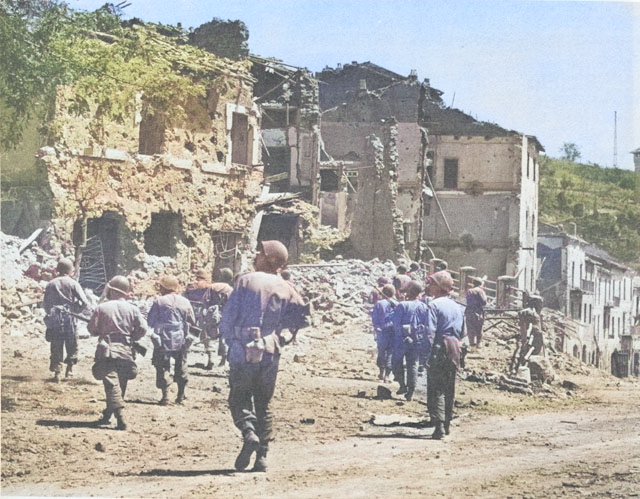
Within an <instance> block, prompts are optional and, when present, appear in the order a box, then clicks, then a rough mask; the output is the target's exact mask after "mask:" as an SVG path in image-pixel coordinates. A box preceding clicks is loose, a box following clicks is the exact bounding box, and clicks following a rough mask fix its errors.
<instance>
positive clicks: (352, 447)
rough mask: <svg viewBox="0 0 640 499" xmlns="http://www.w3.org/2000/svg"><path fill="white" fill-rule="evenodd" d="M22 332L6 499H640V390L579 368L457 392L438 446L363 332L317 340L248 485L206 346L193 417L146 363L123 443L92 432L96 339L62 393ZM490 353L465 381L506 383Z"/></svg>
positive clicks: (300, 362) (7, 447)
mask: <svg viewBox="0 0 640 499" xmlns="http://www.w3.org/2000/svg"><path fill="white" fill-rule="evenodd" d="M24 329H25V328H23V330H20V329H16V328H15V327H12V326H11V325H10V324H6V323H5V324H4V325H3V328H2V495H3V496H4V497H15V496H58V497H60V496H64V497H78V496H82V497H132V498H168V497H172V498H173V497H176V498H180V497H185V498H186V497H189V498H210V497H216V498H232V497H233V498H246V497H260V498H296V499H303V498H325V497H334V498H346V499H349V498H367V499H372V498H399V497H417V496H430V497H450V498H461V497H477V498H509V497H511V498H551V497H580V498H582V497H608V498H611V497H614V498H618V497H634V498H637V497H640V385H639V384H638V383H637V382H633V381H629V380H618V379H617V378H612V377H610V376H608V375H606V374H603V373H601V372H599V371H596V370H593V369H587V368H585V367H584V366H580V364H579V363H576V362H575V361H568V362H564V368H563V369H562V370H560V371H559V373H558V374H559V375H560V376H561V380H565V381H571V382H573V383H575V384H576V385H577V388H575V387H574V388H573V389H572V390H571V391H567V389H566V388H563V387H561V386H560V384H558V383H554V384H553V385H552V386H550V387H548V389H546V390H543V391H541V392H539V395H537V396H534V397H530V396H524V395H516V394H513V393H508V392H505V391H500V390H498V389H497V387H496V386H495V385H492V384H480V383H474V382H470V381H465V380H461V381H460V384H459V386H458V404H457V408H456V412H457V418H456V419H455V420H454V424H453V427H452V434H451V436H449V437H448V438H447V439H445V440H442V441H434V440H431V439H430V438H429V436H430V434H431V432H432V428H429V427H428V426H427V425H426V421H427V419H428V418H427V415H426V407H425V400H424V393H423V392H422V391H420V394H419V396H418V397H416V398H414V401H412V402H406V401H404V399H401V398H400V397H398V396H396V395H394V398H393V399H392V400H381V399H379V398H377V396H376V394H377V388H378V386H379V384H378V382H377V380H376V374H377V369H376V367H375V358H374V355H375V344H374V342H373V339H372V337H371V335H370V334H368V332H367V330H366V327H365V324H364V323H363V322H362V321H361V320H358V319H354V320H353V321H352V322H347V323H345V324H343V325H340V326H338V325H335V324H333V325H326V326H316V327H312V328H308V329H306V330H303V331H302V332H301V333H300V334H299V344H298V345H293V346H289V347H287V349H286V351H285V353H284V355H283V359H282V363H281V372H280V375H279V376H280V378H279V380H278V387H277V392H276V397H275V400H274V402H273V409H274V412H275V415H276V422H277V424H276V432H277V440H276V441H275V442H274V443H273V444H272V449H271V452H270V455H269V470H268V471H267V473H259V474H258V473H248V472H243V473H238V472H235V471H234V470H233V463H234V460H235V456H236V454H237V452H238V450H239V448H240V438H239V434H238V432H237V430H236V429H235V428H234V427H233V425H232V422H231V418H230V416H229V413H228V410H227V404H226V397H227V393H228V387H227V380H226V371H225V368H220V367H217V368H214V370H213V371H205V370H203V369H202V364H203V362H204V360H205V357H204V354H203V352H202V347H201V346H200V345H195V346H194V351H193V352H192V354H191V359H190V365H191V366H192V367H191V374H192V375H191V380H190V383H189V385H188V389H187V397H188V398H187V400H186V401H185V403H184V404H183V405H175V404H173V405H169V406H167V407H161V406H158V405H157V404H156V402H157V400H158V399H159V392H158V390H156V389H155V387H154V377H153V376H154V373H153V368H152V367H151V365H150V355H147V357H145V358H141V359H139V367H140V374H139V376H138V378H137V379H136V380H134V381H132V382H130V385H129V391H128V393H127V397H126V398H127V408H126V411H127V419H128V422H129V426H130V429H129V430H128V431H126V432H121V431H117V430H115V425H114V426H112V427H111V428H109V427H95V426H94V425H93V424H92V422H93V421H95V420H96V419H97V418H98V416H99V414H100V411H101V410H102V409H103V407H104V395H103V389H102V385H101V384H99V383H98V382H96V381H95V380H94V379H93V378H92V377H91V371H90V369H91V359H92V356H93V349H94V346H95V339H91V338H85V339H82V340H81V361H80V364H79V365H78V367H77V374H76V376H75V378H74V379H73V380H70V381H63V382H61V383H60V384H54V383H52V382H50V381H49V380H50V374H49V373H48V371H47V368H48V344H46V342H45V341H44V338H43V335H42V334H41V332H39V331H38V328H35V327H34V328H33V329H31V330H24ZM487 343H488V345H487V346H485V347H484V348H483V350H482V351H481V352H474V353H472V354H470V355H469V356H468V358H467V365H468V368H469V369H472V370H476V371H483V370H487V369H491V370H496V369H504V368H505V366H506V365H507V363H508V358H509V355H510V351H509V349H508V348H507V347H506V346H505V345H504V344H501V343H500V342H498V341H495V339H492V338H491V337H488V338H487ZM420 380H421V388H423V386H422V385H424V378H420ZM386 386H388V387H389V388H391V389H392V390H393V393H395V390H396V389H397V385H396V384H395V383H392V384H389V385H386ZM565 386H567V385H565ZM174 390H175V387H174ZM174 395H175V392H174ZM374 415H375V416H376V418H373V416H374ZM382 416H387V417H386V419H385V418H383V417H382ZM393 421H396V423H395V424H394V423H393ZM376 423H377V424H376Z"/></svg>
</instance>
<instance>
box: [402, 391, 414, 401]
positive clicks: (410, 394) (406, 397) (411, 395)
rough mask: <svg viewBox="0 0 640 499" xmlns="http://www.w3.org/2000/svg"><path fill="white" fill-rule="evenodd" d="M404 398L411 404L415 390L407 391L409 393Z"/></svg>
mask: <svg viewBox="0 0 640 499" xmlns="http://www.w3.org/2000/svg"><path fill="white" fill-rule="evenodd" d="M404 398H405V399H406V401H407V402H411V401H412V400H413V388H408V389H407V393H405V394H404Z"/></svg>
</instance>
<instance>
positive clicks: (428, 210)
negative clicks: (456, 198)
mask: <svg viewBox="0 0 640 499" xmlns="http://www.w3.org/2000/svg"><path fill="white" fill-rule="evenodd" d="M429 215H431V203H429V202H427V203H425V204H424V216H425V217H428V216H429Z"/></svg>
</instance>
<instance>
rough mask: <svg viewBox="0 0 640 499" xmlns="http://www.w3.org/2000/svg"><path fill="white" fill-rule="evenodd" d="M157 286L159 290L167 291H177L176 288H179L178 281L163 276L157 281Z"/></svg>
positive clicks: (172, 277) (174, 278) (169, 276)
mask: <svg viewBox="0 0 640 499" xmlns="http://www.w3.org/2000/svg"><path fill="white" fill-rule="evenodd" d="M158 284H159V285H160V287H161V288H163V289H166V290H167V291H178V288H179V287H180V283H179V282H178V279H177V278H176V277H174V276H172V275H163V276H162V277H161V278H160V280H159V281H158Z"/></svg>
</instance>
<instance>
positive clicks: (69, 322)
mask: <svg viewBox="0 0 640 499" xmlns="http://www.w3.org/2000/svg"><path fill="white" fill-rule="evenodd" d="M73 270H74V268H73V262H71V260H69V259H68V258H62V259H60V261H59V262H58V265H57V267H56V271H57V273H58V277H55V278H54V279H52V280H51V281H49V283H48V284H47V286H46V288H45V290H44V298H43V303H42V305H43V308H44V311H45V312H46V314H47V315H46V316H45V318H44V322H45V325H46V326H47V332H46V336H45V337H46V339H47V341H48V342H50V344H51V358H50V363H49V370H50V371H52V372H53V381H54V382H56V383H58V382H59V381H60V371H61V370H62V364H63V359H64V363H65V364H67V369H66V371H65V378H69V377H71V376H73V366H74V365H75V364H76V363H77V362H78V333H77V331H76V321H75V319H74V318H73V317H72V316H71V315H70V314H69V312H71V313H78V312H81V311H82V310H84V309H86V307H87V304H88V303H89V301H88V300H87V296H86V295H85V293H84V291H83V289H82V288H81V287H80V284H78V282H77V281H76V280H74V279H73V278H72V277H71V274H73ZM65 349H66V351H67V357H66V358H64V350H65Z"/></svg>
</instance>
